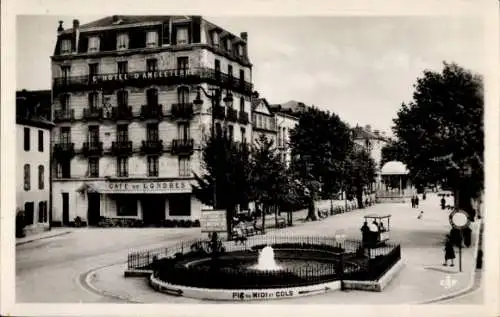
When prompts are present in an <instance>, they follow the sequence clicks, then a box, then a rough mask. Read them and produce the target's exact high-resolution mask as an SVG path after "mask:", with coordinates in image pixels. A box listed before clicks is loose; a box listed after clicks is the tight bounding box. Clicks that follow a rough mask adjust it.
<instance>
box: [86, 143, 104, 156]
mask: <svg viewBox="0 0 500 317" xmlns="http://www.w3.org/2000/svg"><path fill="white" fill-rule="evenodd" d="M82 154H83V155H84V156H94V155H95V156H100V155H102V142H99V141H94V142H84V143H83V147H82Z"/></svg>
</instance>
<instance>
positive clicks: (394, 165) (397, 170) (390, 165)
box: [380, 161, 409, 175]
mask: <svg viewBox="0 0 500 317" xmlns="http://www.w3.org/2000/svg"><path fill="white" fill-rule="evenodd" d="M408 173H409V171H408V169H407V168H406V165H405V164H403V163H402V162H399V161H390V162H387V163H385V164H384V166H382V169H381V170H380V174H382V175H406V174H408Z"/></svg>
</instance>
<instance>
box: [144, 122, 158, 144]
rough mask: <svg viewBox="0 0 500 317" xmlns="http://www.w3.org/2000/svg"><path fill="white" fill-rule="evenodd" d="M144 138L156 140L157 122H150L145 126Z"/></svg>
mask: <svg viewBox="0 0 500 317" xmlns="http://www.w3.org/2000/svg"><path fill="white" fill-rule="evenodd" d="M146 131H147V132H146V133H147V135H146V138H147V140H148V141H158V124H156V123H150V124H148V125H147V128H146Z"/></svg>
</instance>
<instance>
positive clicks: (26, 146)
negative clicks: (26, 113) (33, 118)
mask: <svg viewBox="0 0 500 317" xmlns="http://www.w3.org/2000/svg"><path fill="white" fill-rule="evenodd" d="M30 133H31V132H30V128H24V150H25V151H26V152H29V150H30Z"/></svg>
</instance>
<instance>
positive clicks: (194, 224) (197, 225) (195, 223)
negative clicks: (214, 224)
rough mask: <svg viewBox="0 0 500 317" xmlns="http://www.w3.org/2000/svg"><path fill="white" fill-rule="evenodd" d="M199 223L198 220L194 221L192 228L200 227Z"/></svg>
mask: <svg viewBox="0 0 500 317" xmlns="http://www.w3.org/2000/svg"><path fill="white" fill-rule="evenodd" d="M200 225H201V224H200V221H199V220H198V219H196V220H195V221H194V222H193V227H200Z"/></svg>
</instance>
